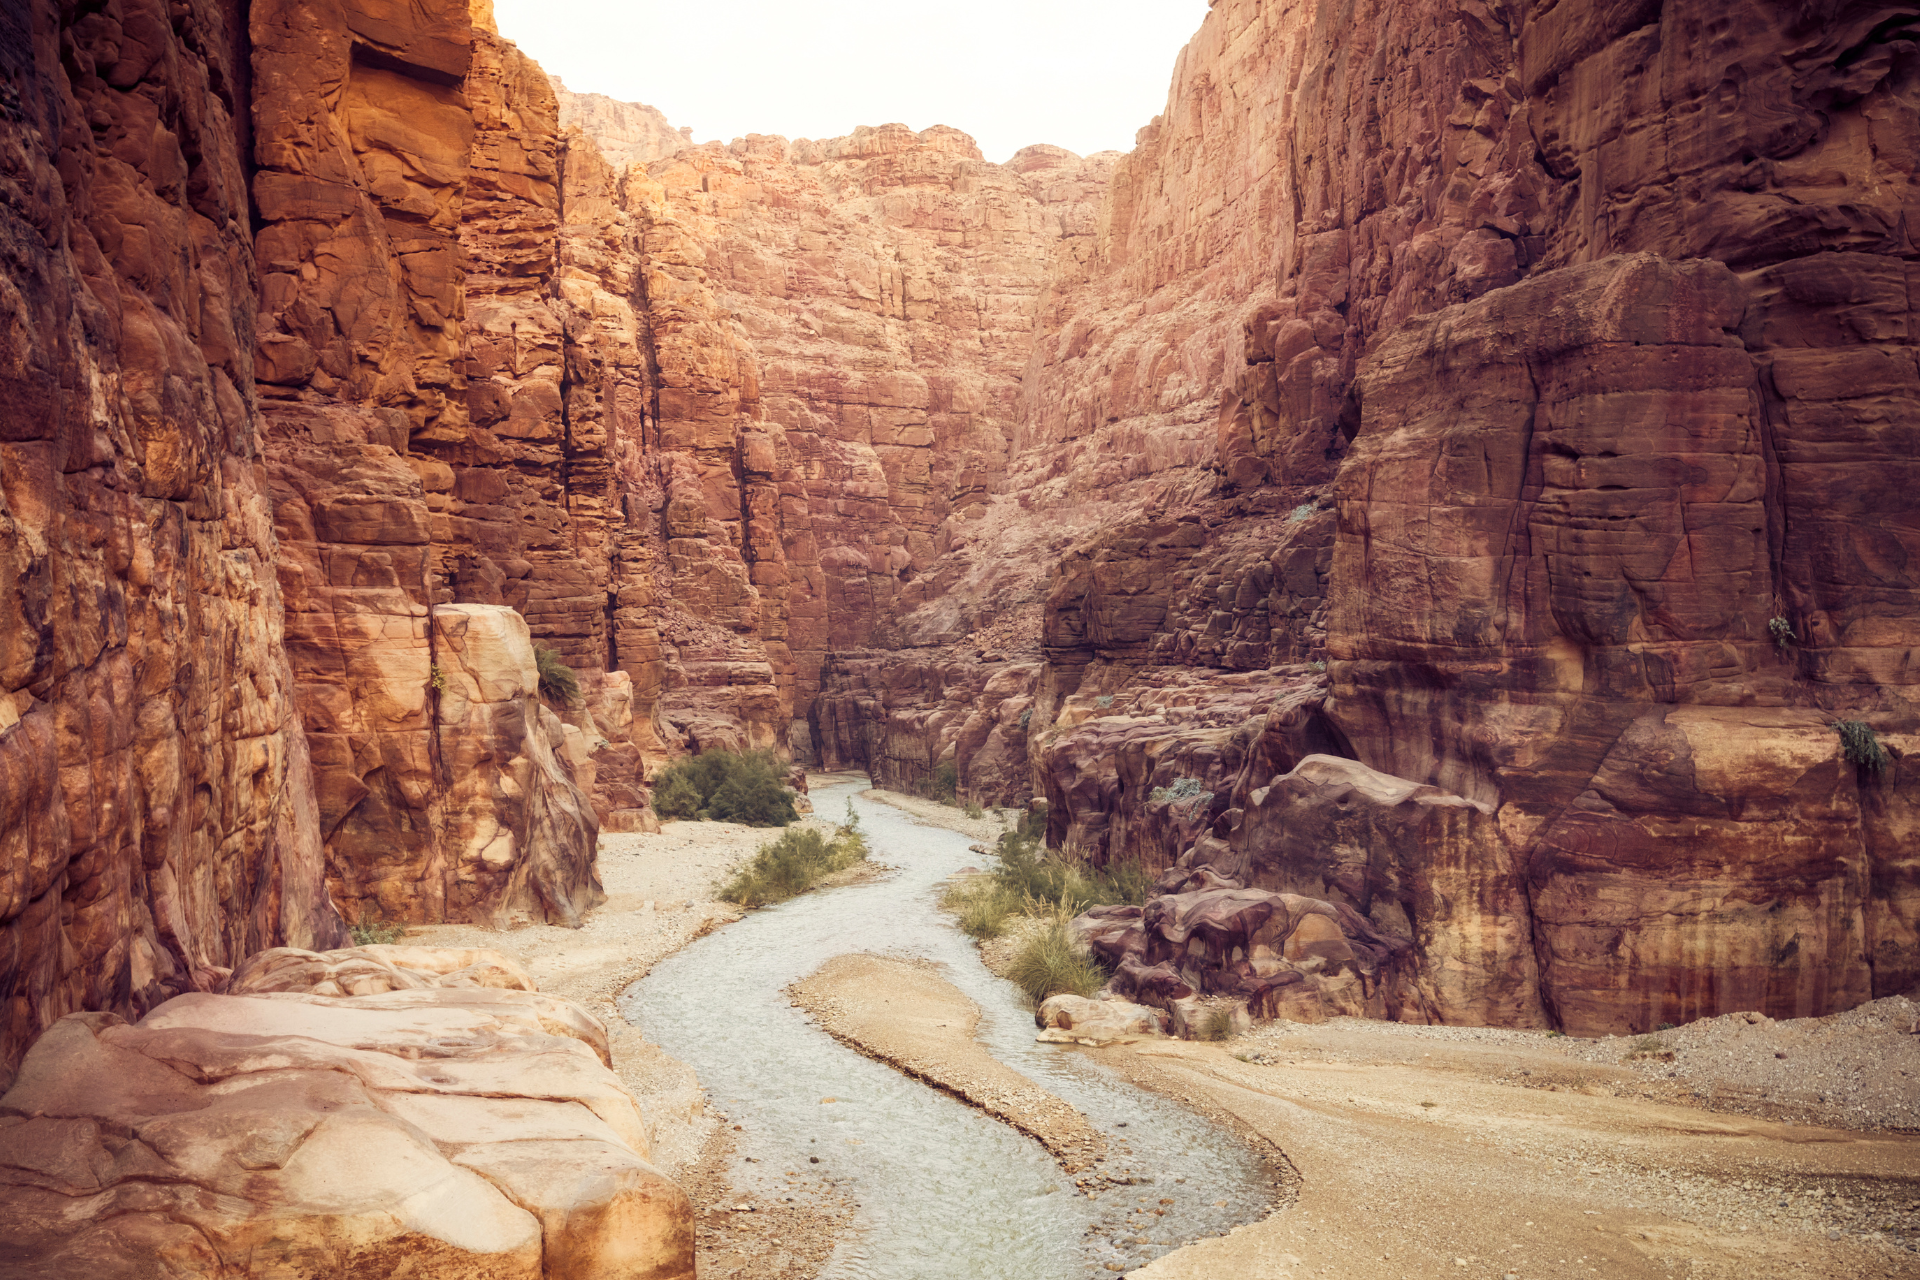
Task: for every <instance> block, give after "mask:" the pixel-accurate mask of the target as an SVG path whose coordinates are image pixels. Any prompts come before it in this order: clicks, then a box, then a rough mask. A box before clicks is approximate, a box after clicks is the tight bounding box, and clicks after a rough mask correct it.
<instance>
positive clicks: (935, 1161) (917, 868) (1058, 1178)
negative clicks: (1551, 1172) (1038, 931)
mask: <svg viewBox="0 0 1920 1280" xmlns="http://www.w3.org/2000/svg"><path fill="white" fill-rule="evenodd" d="M866 788H867V784H866V783H865V782H864V781H861V782H857V783H855V782H847V783H840V784H836V785H832V786H824V787H820V788H817V789H816V790H815V791H814V792H813V802H814V805H815V807H816V810H817V812H819V813H820V814H822V815H823V816H828V817H837V816H839V814H840V813H841V812H842V811H843V809H844V807H845V805H846V803H847V801H848V800H849V799H851V800H852V802H853V806H854V809H855V811H856V812H857V813H858V814H859V816H860V824H861V829H862V830H863V831H864V832H865V833H866V835H867V839H868V842H869V844H870V845H871V847H872V856H873V858H874V859H875V860H876V861H878V862H882V863H885V864H887V865H890V866H893V867H897V868H898V870H896V871H894V872H893V873H892V874H890V875H889V876H887V877H886V878H884V879H880V880H876V881H872V882H869V883H866V884H859V885H849V886H846V887H843V888H837V889H829V890H825V891H822V892H816V893H810V894H806V895H804V896H802V897H799V898H796V899H794V900H793V901H791V902H787V903H785V904H783V905H781V906H778V907H773V908H769V909H767V910H763V911H756V912H753V913H752V914H750V915H748V916H747V917H746V918H745V919H744V920H741V921H739V922H738V923H736V924H732V925H729V926H727V927H726V928H725V929H722V930H720V931H719V932H717V933H714V934H710V935H709V936H707V937H705V938H702V939H700V940H699V941H697V942H695V943H693V944H692V945H691V946H689V947H687V948H686V949H685V950H683V951H681V952H679V953H677V954H676V955H673V956H671V957H669V958H668V959H666V960H664V961H662V962H661V963H660V964H659V965H657V966H655V967H654V970H653V972H652V973H650V974H649V975H648V976H647V977H646V978H644V979H642V980H641V981H640V982H638V983H635V984H634V985H633V986H632V987H631V988H629V989H628V991H627V992H626V994H625V995H624V996H622V998H621V1009H622V1012H623V1013H624V1014H625V1016H626V1018H627V1020H628V1021H630V1022H632V1023H633V1024H634V1025H636V1026H638V1027H639V1028H640V1029H641V1030H642V1032H644V1033H645V1035H646V1036H647V1038H648V1039H650V1040H652V1041H654V1042H655V1043H656V1044H658V1045H660V1046H661V1048H663V1049H664V1050H665V1051H666V1052H668V1053H670V1054H672V1055H673V1056H674V1057H676V1058H679V1059H681V1060H682V1061H683V1062H686V1063H688V1064H689V1065H691V1066H692V1067H693V1068H694V1069H695V1070H696V1071H698V1072H699V1074H700V1079H701V1081H702V1082H703V1083H704V1084H705V1085H706V1087H707V1091H708V1093H709V1095H710V1096H711V1098H712V1100H713V1102H714V1104H715V1105H716V1106H717V1107H718V1108H719V1109H720V1110H721V1111H722V1112H724V1113H726V1114H727V1116H728V1117H729V1119H730V1120H732V1121H734V1122H736V1123H738V1124H739V1125H740V1126H741V1130H742V1132H741V1133H740V1135H739V1137H740V1138H741V1139H742V1141H741V1142H740V1143H738V1144H737V1146H738V1154H737V1157H736V1158H737V1159H739V1158H742V1157H746V1156H753V1157H756V1158H757V1159H758V1160H759V1161H761V1163H760V1164H758V1165H747V1164H745V1163H737V1164H736V1167H735V1169H734V1171H733V1173H734V1177H735V1186H736V1187H740V1188H741V1189H742V1190H746V1191H750V1192H752V1193H753V1194H759V1195H772V1194H777V1193H778V1190H779V1188H778V1187H777V1185H776V1181H777V1179H778V1172H777V1171H779V1170H782V1169H790V1168H796V1167H797V1168H802V1169H816V1170H818V1171H822V1172H824V1173H825V1174H827V1175H828V1176H830V1177H832V1178H834V1179H835V1181H836V1182H837V1183H838V1185H839V1186H840V1188H841V1190H843V1191H844V1192H846V1193H847V1194H848V1195H849V1196H850V1197H851V1198H852V1199H853V1200H854V1201H855V1202H857V1203H858V1205H859V1220H858V1222H857V1225H856V1229H854V1230H852V1231H849V1232H848V1233H847V1234H846V1236H845V1237H844V1238H843V1239H842V1241H841V1243H840V1245H839V1246H838V1248H837V1249H836V1251H835V1253H834V1256H833V1258H832V1260H831V1261H830V1263H829V1264H828V1267H827V1269H826V1271H825V1273H824V1274H825V1275H826V1276H829V1277H833V1278H834V1280H842V1278H846V1280H945V1278H951V1280H997V1278H1001V1277H1004V1278H1006V1280H1050V1278H1053V1277H1058V1278H1059V1280H1069V1278H1073V1280H1078V1278H1079V1277H1083V1276H1086V1275H1088V1274H1089V1273H1090V1272H1096V1271H1097V1272H1099V1274H1102V1275H1105V1274H1109V1273H1108V1272H1107V1271H1106V1270H1105V1269H1104V1268H1105V1264H1107V1263H1121V1264H1124V1265H1125V1266H1126V1268H1127V1269H1128V1270H1131V1269H1132V1268H1133V1267H1135V1266H1139V1265H1141V1264H1142V1263H1144V1262H1146V1261H1147V1260H1148V1259H1150V1258H1154V1257H1158V1256H1159V1255H1161V1254H1163V1253H1166V1252H1168V1251H1169V1250H1170V1249H1171V1248H1173V1247H1174V1246H1176V1245H1179V1244H1182V1243H1185V1242H1187V1241H1189V1240H1192V1239H1194V1238H1196V1237H1198V1236H1201V1235H1217V1234H1220V1233H1222V1232H1224V1231H1226V1230H1227V1229H1228V1228H1229V1227H1232V1226H1234V1225H1236V1224H1238V1223H1242V1222H1247V1221H1250V1220H1252V1219H1253V1218H1255V1217H1258V1216H1259V1215H1260V1214H1261V1213H1262V1212H1264V1210H1265V1209H1266V1207H1267V1206H1268V1205H1269V1204H1270V1203H1271V1197H1272V1186H1271V1183H1270V1182H1269V1180H1268V1178H1267V1176H1266V1173H1265V1171H1264V1170H1263V1169H1262V1168H1261V1165H1260V1162H1259V1161H1258V1160H1256V1159H1255V1158H1254V1157H1253V1156H1252V1155H1251V1154H1250V1153H1249V1152H1248V1151H1247V1150H1246V1149H1245V1148H1244V1147H1243V1146H1242V1145H1241V1144H1240V1143H1238V1142H1237V1141H1235V1140H1234V1139H1233V1138H1232V1137H1230V1136H1229V1135H1228V1134H1227V1133H1225V1132H1224V1131H1222V1130H1221V1129H1219V1128H1218V1127H1216V1126H1214V1125H1212V1124H1210V1123H1208V1122H1207V1121H1205V1120H1202V1119H1200V1118H1199V1117H1197V1116H1195V1115H1194V1114H1193V1113H1191V1112H1189V1111H1186V1110H1185V1109H1183V1108H1181V1107H1178V1106H1176V1105H1174V1104H1173V1103H1170V1102H1167V1101H1165V1100H1163V1099H1161V1098H1159V1097H1158V1096H1156V1095H1153V1094H1149V1093H1146V1092H1144V1091H1142V1090H1140V1089H1137V1088H1135V1087H1133V1086H1132V1085H1130V1084H1127V1083H1126V1082H1124V1081H1122V1080H1120V1079H1119V1078H1117V1077H1116V1076H1114V1075H1113V1074H1111V1073H1110V1072H1108V1071H1107V1070H1105V1069H1104V1068H1102V1067H1100V1066H1099V1065H1098V1063H1096V1062H1095V1061H1093V1060H1092V1059H1091V1058H1090V1057H1089V1056H1088V1055H1086V1054H1083V1053H1080V1052H1078V1051H1076V1050H1073V1049H1070V1048H1064V1047H1062V1046H1058V1045H1045V1044H1038V1043H1036V1042H1035V1041H1034V1032H1035V1028H1034V1023H1033V1015H1032V1014H1031V1013H1030V1012H1028V1011H1027V1010H1026V1009H1024V1008H1022V1007H1021V1003H1020V997H1019V993H1018V992H1017V991H1016V989H1015V988H1014V987H1013V985H1012V984H1011V983H1009V982H1005V981H1003V980H1001V979H999V978H996V977H994V976H993V975H992V974H990V973H988V972H987V970H986V968H985V967H984V966H982V965H981V964H980V961H979V959H978V957H977V955H976V954H975V952H974V950H973V944H972V943H971V942H970V941H969V940H968V939H967V938H966V936H965V935H963V934H962V933H961V932H960V931H959V930H958V929H956V928H954V927H953V926H952V925H951V924H950V923H949V922H948V917H946V916H945V915H943V914H942V913H941V912H940V911H939V909H938V905H937V903H938V898H939V887H940V884H941V882H942V881H944V880H945V879H947V878H948V877H949V876H951V875H952V874H953V873H954V872H956V871H959V870H960V869H962V868H963V867H968V866H974V867H983V866H984V865H988V864H990V859H987V858H984V857H983V856H982V855H980V854H976V853H973V852H970V851H969V847H968V846H969V843H970V842H969V840H968V839H967V837H965V836H963V835H960V834H958V833H957V832H952V831H947V830H943V829H940V828H936V827H928V826H921V825H919V824H917V823H915V822H914V821H913V820H912V819H911V818H909V817H908V815H906V814H905V813H902V812H901V811H899V810H897V809H894V808H892V807H891V806H888V805H884V804H880V803H877V802H875V801H871V800H867V799H864V798H862V797H861V796H860V795H859V793H860V792H863V791H865V790H866ZM858 951H871V952H876V953H882V954H889V955H903V956H919V957H924V958H926V959H929V960H934V961H938V962H940V963H942V964H943V965H944V966H945V977H946V978H947V979H948V981H950V982H952V983H953V984H954V985H955V986H957V987H959V988H960V989H961V990H962V991H964V992H966V993H967V995H968V996H969V997H971V998H972V999H973V1001H974V1002H975V1003H976V1004H978V1005H979V1006H980V1009H981V1014H982V1017H981V1023H980V1030H979V1038H980V1041H981V1043H983V1044H984V1045H986V1046H987V1048H988V1050H989V1051H990V1052H991V1053H992V1054H993V1055H994V1056H995V1057H997V1058H999V1059H1000V1061H1002V1062H1004V1063H1006V1064H1007V1065H1008V1066H1010V1067H1012V1068H1013V1069H1014V1070H1016V1071H1019V1072H1022V1073H1023V1074H1025V1075H1026V1076H1027V1077H1029V1078H1030V1079H1032V1080H1034V1081H1036V1082H1037V1083H1039V1084H1040V1085H1042V1086H1043V1087H1045V1088H1047V1089H1050V1090H1052V1091H1053V1092H1054V1093H1056V1094H1058V1095H1059V1096H1060V1097H1062V1098H1064V1099H1066V1100H1067V1101H1068V1102H1070V1103H1072V1104H1073V1105H1074V1106H1075V1107H1078V1108H1079V1109H1080V1111H1081V1112H1082V1113H1083V1114H1085V1115H1086V1117H1087V1118H1088V1120H1089V1121H1091V1122H1092V1123H1093V1124H1094V1125H1095V1126H1096V1127H1097V1128H1099V1129H1100V1130H1101V1131H1102V1132H1104V1133H1105V1134H1106V1135H1107V1139H1108V1143H1109V1151H1108V1155H1107V1159H1106V1162H1105V1164H1104V1166H1103V1168H1105V1169H1106V1170H1107V1171H1108V1173H1109V1174H1110V1175H1117V1176H1127V1175H1131V1176H1133V1177H1134V1178H1136V1179H1138V1180H1139V1181H1138V1185H1133V1186H1119V1187H1115V1188H1112V1189H1111V1190H1109V1191H1107V1192H1106V1193H1104V1194H1103V1195H1102V1196H1101V1197H1100V1199H1099V1200H1098V1201H1097V1202H1096V1201H1094V1200H1092V1199H1090V1198H1089V1197H1087V1196H1084V1195H1081V1194H1079V1193H1077V1192H1076V1191H1075V1190H1074V1188H1073V1185H1072V1183H1071V1182H1070V1181H1069V1180H1068V1179H1067V1178H1066V1176H1065V1175H1064V1174H1062V1173H1061V1171H1060V1169H1059V1167H1058V1166H1057V1165H1056V1164H1054V1162H1053V1160H1052V1158H1051V1157H1050V1156H1048V1155H1047V1153H1046V1152H1045V1151H1044V1150H1043V1149H1042V1148H1041V1147H1040V1145H1039V1144H1038V1143H1037V1142H1034V1141H1033V1140H1032V1139H1030V1138H1026V1137H1023V1136H1021V1135H1020V1134H1018V1133H1016V1132H1014V1131H1013V1130H1011V1129H1009V1128H1007V1127H1006V1126H1004V1125H1002V1124H1000V1123H999V1122H997V1121H994V1120H990V1119H988V1118H987V1117H986V1116H984V1115H982V1114H981V1113H979V1112H978V1111H975V1110H974V1109H973V1108H971V1107H969V1106H967V1105H966V1104H964V1103H962V1102H959V1101H957V1100H955V1099H953V1098H950V1097H948V1096H947V1095H945V1094H943V1093H940V1092H938V1091H937V1090H934V1089H932V1088H929V1087H928V1086H926V1085H924V1084H920V1083H917V1082H915V1081H913V1080H910V1079H908V1078H906V1077H905V1076H903V1075H900V1074H899V1073H898V1072H896V1071H894V1070H893V1069H892V1068H890V1067H885V1066H882V1065H880V1064H879V1063H876V1062H873V1061H871V1060H869V1059H867V1058H864V1057H862V1056H861V1055H860V1054H858V1053H856V1052H855V1051H854V1050H852V1049H849V1048H847V1047H846V1046H844V1045H842V1044H840V1043H839V1042H838V1041H836V1040H834V1039H833V1038H832V1037H830V1036H828V1035H827V1034H826V1033H825V1032H824V1031H821V1030H820V1029H819V1028H818V1027H816V1026H815V1025H813V1023H812V1022H810V1021H809V1020H808V1018H807V1016H806V1015H805V1014H804V1013H803V1012H802V1011H801V1010H799V1009H796V1008H793V1007H792V1005H791V1003H790V1000H789V997H788V996H787V994H786V991H785V988H786V987H787V986H788V985H789V984H790V983H792V982H795V981H797V980H798V979H800V978H804V977H806V976H807V975H809V974H811V973H812V972H813V971H814V970H816V969H818V968H819V967H820V966H821V965H822V964H824V963H825V962H826V961H828V960H830V959H832V958H833V957H834V956H837V955H843V954H846V953H848V952H858ZM826 1097H832V1098H834V1099H836V1101H835V1102H834V1104H833V1105H822V1104H821V1099H822V1098H826ZM809 1156H818V1157H819V1158H820V1161H821V1163H820V1164H819V1165H818V1166H812V1165H809V1164H807V1163H805V1161H807V1159H808V1157H809ZM768 1171H773V1172H771V1173H769V1172H768ZM756 1179H758V1180H760V1181H758V1182H756ZM1142 1196H1144V1197H1146V1198H1147V1203H1148V1204H1149V1205H1153V1206H1155V1207H1159V1201H1160V1200H1161V1199H1162V1198H1166V1199H1170V1200H1172V1201H1173V1202H1174V1203H1173V1204H1172V1205H1169V1206H1166V1208H1167V1212H1166V1215H1165V1216H1164V1217H1151V1216H1148V1221H1150V1222H1151V1223H1153V1224H1154V1225H1152V1226H1149V1227H1145V1228H1138V1227H1124V1224H1125V1221H1126V1218H1127V1215H1128V1211H1129V1210H1131V1209H1133V1208H1135V1207H1137V1206H1138V1205H1139V1203H1140V1198H1141V1197H1142ZM1135 1221H1136V1222H1138V1221H1139V1219H1138V1218H1136V1219H1135ZM1123 1227H1124V1229H1123ZM1142 1239H1144V1240H1145V1243H1137V1241H1140V1240H1142Z"/></svg>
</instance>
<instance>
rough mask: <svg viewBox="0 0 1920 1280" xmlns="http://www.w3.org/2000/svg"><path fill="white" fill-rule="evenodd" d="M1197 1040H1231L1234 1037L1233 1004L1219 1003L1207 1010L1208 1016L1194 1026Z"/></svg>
mask: <svg viewBox="0 0 1920 1280" xmlns="http://www.w3.org/2000/svg"><path fill="white" fill-rule="evenodd" d="M1194 1038H1195V1039H1196V1040H1230V1039H1232V1038H1233V1006H1232V1005H1226V1004H1217V1005H1214V1006H1213V1007H1212V1008H1210V1009H1208V1010H1207V1016H1206V1017H1204V1018H1202V1019H1201V1020H1200V1025H1199V1026H1198V1027H1196V1028H1194Z"/></svg>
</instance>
